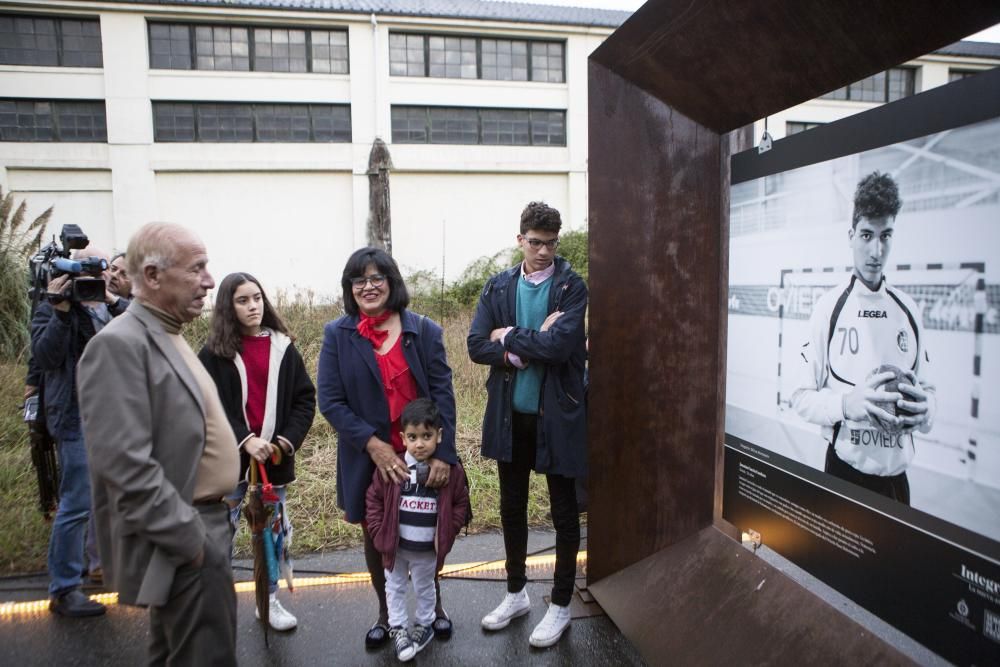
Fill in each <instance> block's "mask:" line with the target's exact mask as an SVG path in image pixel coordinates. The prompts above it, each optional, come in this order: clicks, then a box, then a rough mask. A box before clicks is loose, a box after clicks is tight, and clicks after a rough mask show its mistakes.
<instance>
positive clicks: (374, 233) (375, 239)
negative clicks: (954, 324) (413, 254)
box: [368, 138, 393, 255]
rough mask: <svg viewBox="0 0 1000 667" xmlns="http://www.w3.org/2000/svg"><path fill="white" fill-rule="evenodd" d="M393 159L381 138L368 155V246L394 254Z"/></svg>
mask: <svg viewBox="0 0 1000 667" xmlns="http://www.w3.org/2000/svg"><path fill="white" fill-rule="evenodd" d="M392 168H393V167H392V157H391V156H390V155H389V148H388V146H386V145H385V142H384V141H382V140H381V139H379V138H376V139H375V143H373V144H372V151H371V153H370V154H369V155H368V245H370V246H373V247H375V248H382V249H383V250H385V251H386V252H387V253H389V254H390V255H391V254H392V216H391V215H390V212H391V207H390V205H389V170H391V169H392Z"/></svg>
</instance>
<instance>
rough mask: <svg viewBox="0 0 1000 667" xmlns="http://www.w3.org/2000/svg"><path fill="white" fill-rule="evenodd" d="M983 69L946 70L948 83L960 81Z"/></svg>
mask: <svg viewBox="0 0 1000 667" xmlns="http://www.w3.org/2000/svg"><path fill="white" fill-rule="evenodd" d="M982 71H984V70H973V69H949V70H948V83H951V82H952V81H961V80H962V79H967V78H969V77H970V76H975V75H977V74H979V73H980V72H982Z"/></svg>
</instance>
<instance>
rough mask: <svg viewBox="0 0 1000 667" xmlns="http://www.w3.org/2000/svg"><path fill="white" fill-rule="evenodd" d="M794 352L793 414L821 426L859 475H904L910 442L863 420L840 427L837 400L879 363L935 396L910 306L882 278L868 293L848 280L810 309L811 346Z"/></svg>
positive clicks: (905, 436) (916, 313) (919, 330)
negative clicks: (911, 375) (908, 374)
mask: <svg viewBox="0 0 1000 667" xmlns="http://www.w3.org/2000/svg"><path fill="white" fill-rule="evenodd" d="M799 352H800V356H799V357H798V360H799V361H801V362H802V363H801V364H799V381H798V384H797V388H796V390H795V392H794V393H793V394H792V400H791V403H792V407H793V408H794V409H795V411H796V412H798V413H799V415H800V416H802V418H803V419H806V420H807V421H810V422H812V423H814V424H820V425H821V426H822V431H823V436H824V437H825V438H826V439H827V440H828V441H830V442H833V444H834V448H835V449H836V451H837V455H838V456H839V457H840V458H841V459H842V460H843V461H846V462H847V463H849V464H851V465H852V466H854V467H855V468H856V469H858V470H860V471H861V472H864V473H868V474H870V475H882V476H886V475H897V474H899V473H901V472H903V471H905V470H906V467H907V466H908V465H909V464H910V461H911V460H912V459H913V455H914V445H913V435H912V434H910V433H907V434H892V433H887V432H885V431H883V430H881V429H879V428H877V427H875V426H873V425H872V424H871V423H870V422H869V421H868V420H867V419H865V420H864V421H861V422H856V421H850V420H845V419H844V413H843V403H842V401H843V395H844V394H846V393H848V392H850V391H852V390H853V389H854V387H855V386H857V385H860V384H863V383H864V381H865V380H866V379H867V378H868V376H870V375H871V374H872V372H873V371H874V370H875V369H877V368H878V367H879V366H881V365H883V364H892V365H893V366H896V367H898V368H901V369H903V370H912V371H914V372H915V373H916V375H917V380H918V382H919V383H920V386H921V387H922V388H923V389H924V390H925V391H929V392H933V385H932V384H931V383H930V380H929V373H928V371H929V366H930V360H929V357H928V355H927V350H926V349H925V347H924V331H923V326H922V324H921V322H920V311H919V310H918V308H917V306H916V304H915V303H914V302H913V299H911V298H910V297H909V296H908V295H906V294H904V293H903V292H901V291H899V290H897V289H896V288H894V287H890V286H889V285H888V284H886V282H885V278H884V277H883V279H882V283H881V284H880V285H879V288H878V289H877V290H875V291H872V290H870V289H868V287H867V286H866V285H865V284H864V283H863V282H862V281H861V280H860V279H858V278H857V277H856V276H853V275H852V276H851V278H850V279H849V280H848V281H846V282H844V283H842V284H840V285H837V286H836V287H834V288H833V289H831V290H830V291H829V292H827V293H826V294H824V295H823V296H822V297H821V298H820V299H819V301H818V302H817V303H816V306H815V308H814V309H813V312H812V315H811V316H810V318H809V340H808V341H806V342H805V344H804V345H802V347H801V348H800V349H799ZM793 363H794V362H793Z"/></svg>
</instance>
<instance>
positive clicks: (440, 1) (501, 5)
mask: <svg viewBox="0 0 1000 667" xmlns="http://www.w3.org/2000/svg"><path fill="white" fill-rule="evenodd" d="M114 1H115V2H127V3H129V4H157V5H195V6H203V7H245V8H248V9H288V10H297V11H318V12H337V13H351V14H382V15H396V16H429V17H434V18H459V19H476V20H496V21H514V22H519V23H550V24H555V25H579V26H599V27H606V28H617V27H618V26H620V25H621V24H622V23H624V22H625V19H627V18H628V17H629V16H631V14H632V12H626V11H618V10H613V9H588V8H583V7H560V6H555V5H532V4H528V3H525V2H487V1H486V0H381V1H379V0H145V2H136V1H135V0H114Z"/></svg>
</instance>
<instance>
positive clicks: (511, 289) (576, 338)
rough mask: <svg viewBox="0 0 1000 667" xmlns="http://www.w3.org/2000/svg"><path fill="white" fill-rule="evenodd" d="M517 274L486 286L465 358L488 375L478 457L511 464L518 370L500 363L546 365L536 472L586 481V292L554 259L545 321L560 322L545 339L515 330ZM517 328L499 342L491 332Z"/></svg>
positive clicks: (563, 264) (513, 272)
mask: <svg viewBox="0 0 1000 667" xmlns="http://www.w3.org/2000/svg"><path fill="white" fill-rule="evenodd" d="M520 276H521V266H520V265H517V266H514V267H511V268H510V269H507V270H506V271H503V272H502V273H498V274H497V275H495V276H493V277H492V278H490V279H489V281H487V283H486V285H485V287H483V292H482V294H481V295H480V297H479V305H478V307H477V308H476V315H475V317H474V318H473V320H472V326H471V328H470V329H469V336H468V339H467V341H466V342H467V344H468V347H469V357H470V358H471V359H472V361H474V362H476V363H477V364H485V365H488V366H489V367H490V374H489V377H488V378H487V380H486V392H487V395H488V400H487V404H486V414H485V415H484V416H483V445H482V453H483V456H485V457H487V458H491V459H495V460H497V461H507V462H509V461H510V460H511V448H512V445H511V420H510V417H511V409H512V408H511V401H512V396H513V389H514V374H515V373H516V372H517V369H516V368H514V367H513V366H508V365H506V364H505V362H504V351H508V352H512V353H514V354H516V355H518V356H519V357H520V358H521V359H522V360H524V361H527V362H529V363H532V364H544V365H545V374H544V376H543V379H542V389H541V393H540V398H539V401H540V405H539V410H538V439H537V452H536V458H535V466H534V469H535V470H536V471H537V472H540V473H551V474H556V475H562V476H564V477H583V476H585V475H586V471H587V411H586V407H585V403H584V385H583V373H584V368H585V366H586V360H587V349H586V333H585V330H584V316H585V314H586V312H587V286H586V285H585V284H584V282H583V279H582V278H580V276H578V275H577V274H576V272H575V271H573V270H572V269H571V268H570V266H569V262H567V261H566V260H565V259H563V258H562V257H556V259H555V273H554V274H553V276H552V278H551V280H552V281H553V283H552V287H551V289H550V290H549V304H548V310H547V312H548V313H552V312H554V311H557V310H561V311H563V315H562V316H561V317H560V318H559V319H558V320H556V322H555V324H553V325H552V327H551V328H550V329H549V330H548V331H546V332H540V331H534V330H531V329H524V328H521V327H518V326H516V325H517V317H516V313H517V311H516V309H515V308H516V302H517V281H518V280H519V279H520ZM508 326H511V327H514V328H513V329H512V330H511V331H510V332H509V333H508V334H507V336H506V337H505V338H504V342H503V344H502V345H501V344H500V343H499V342H490V332H492V331H493V330H494V329H498V328H500V327H508Z"/></svg>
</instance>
